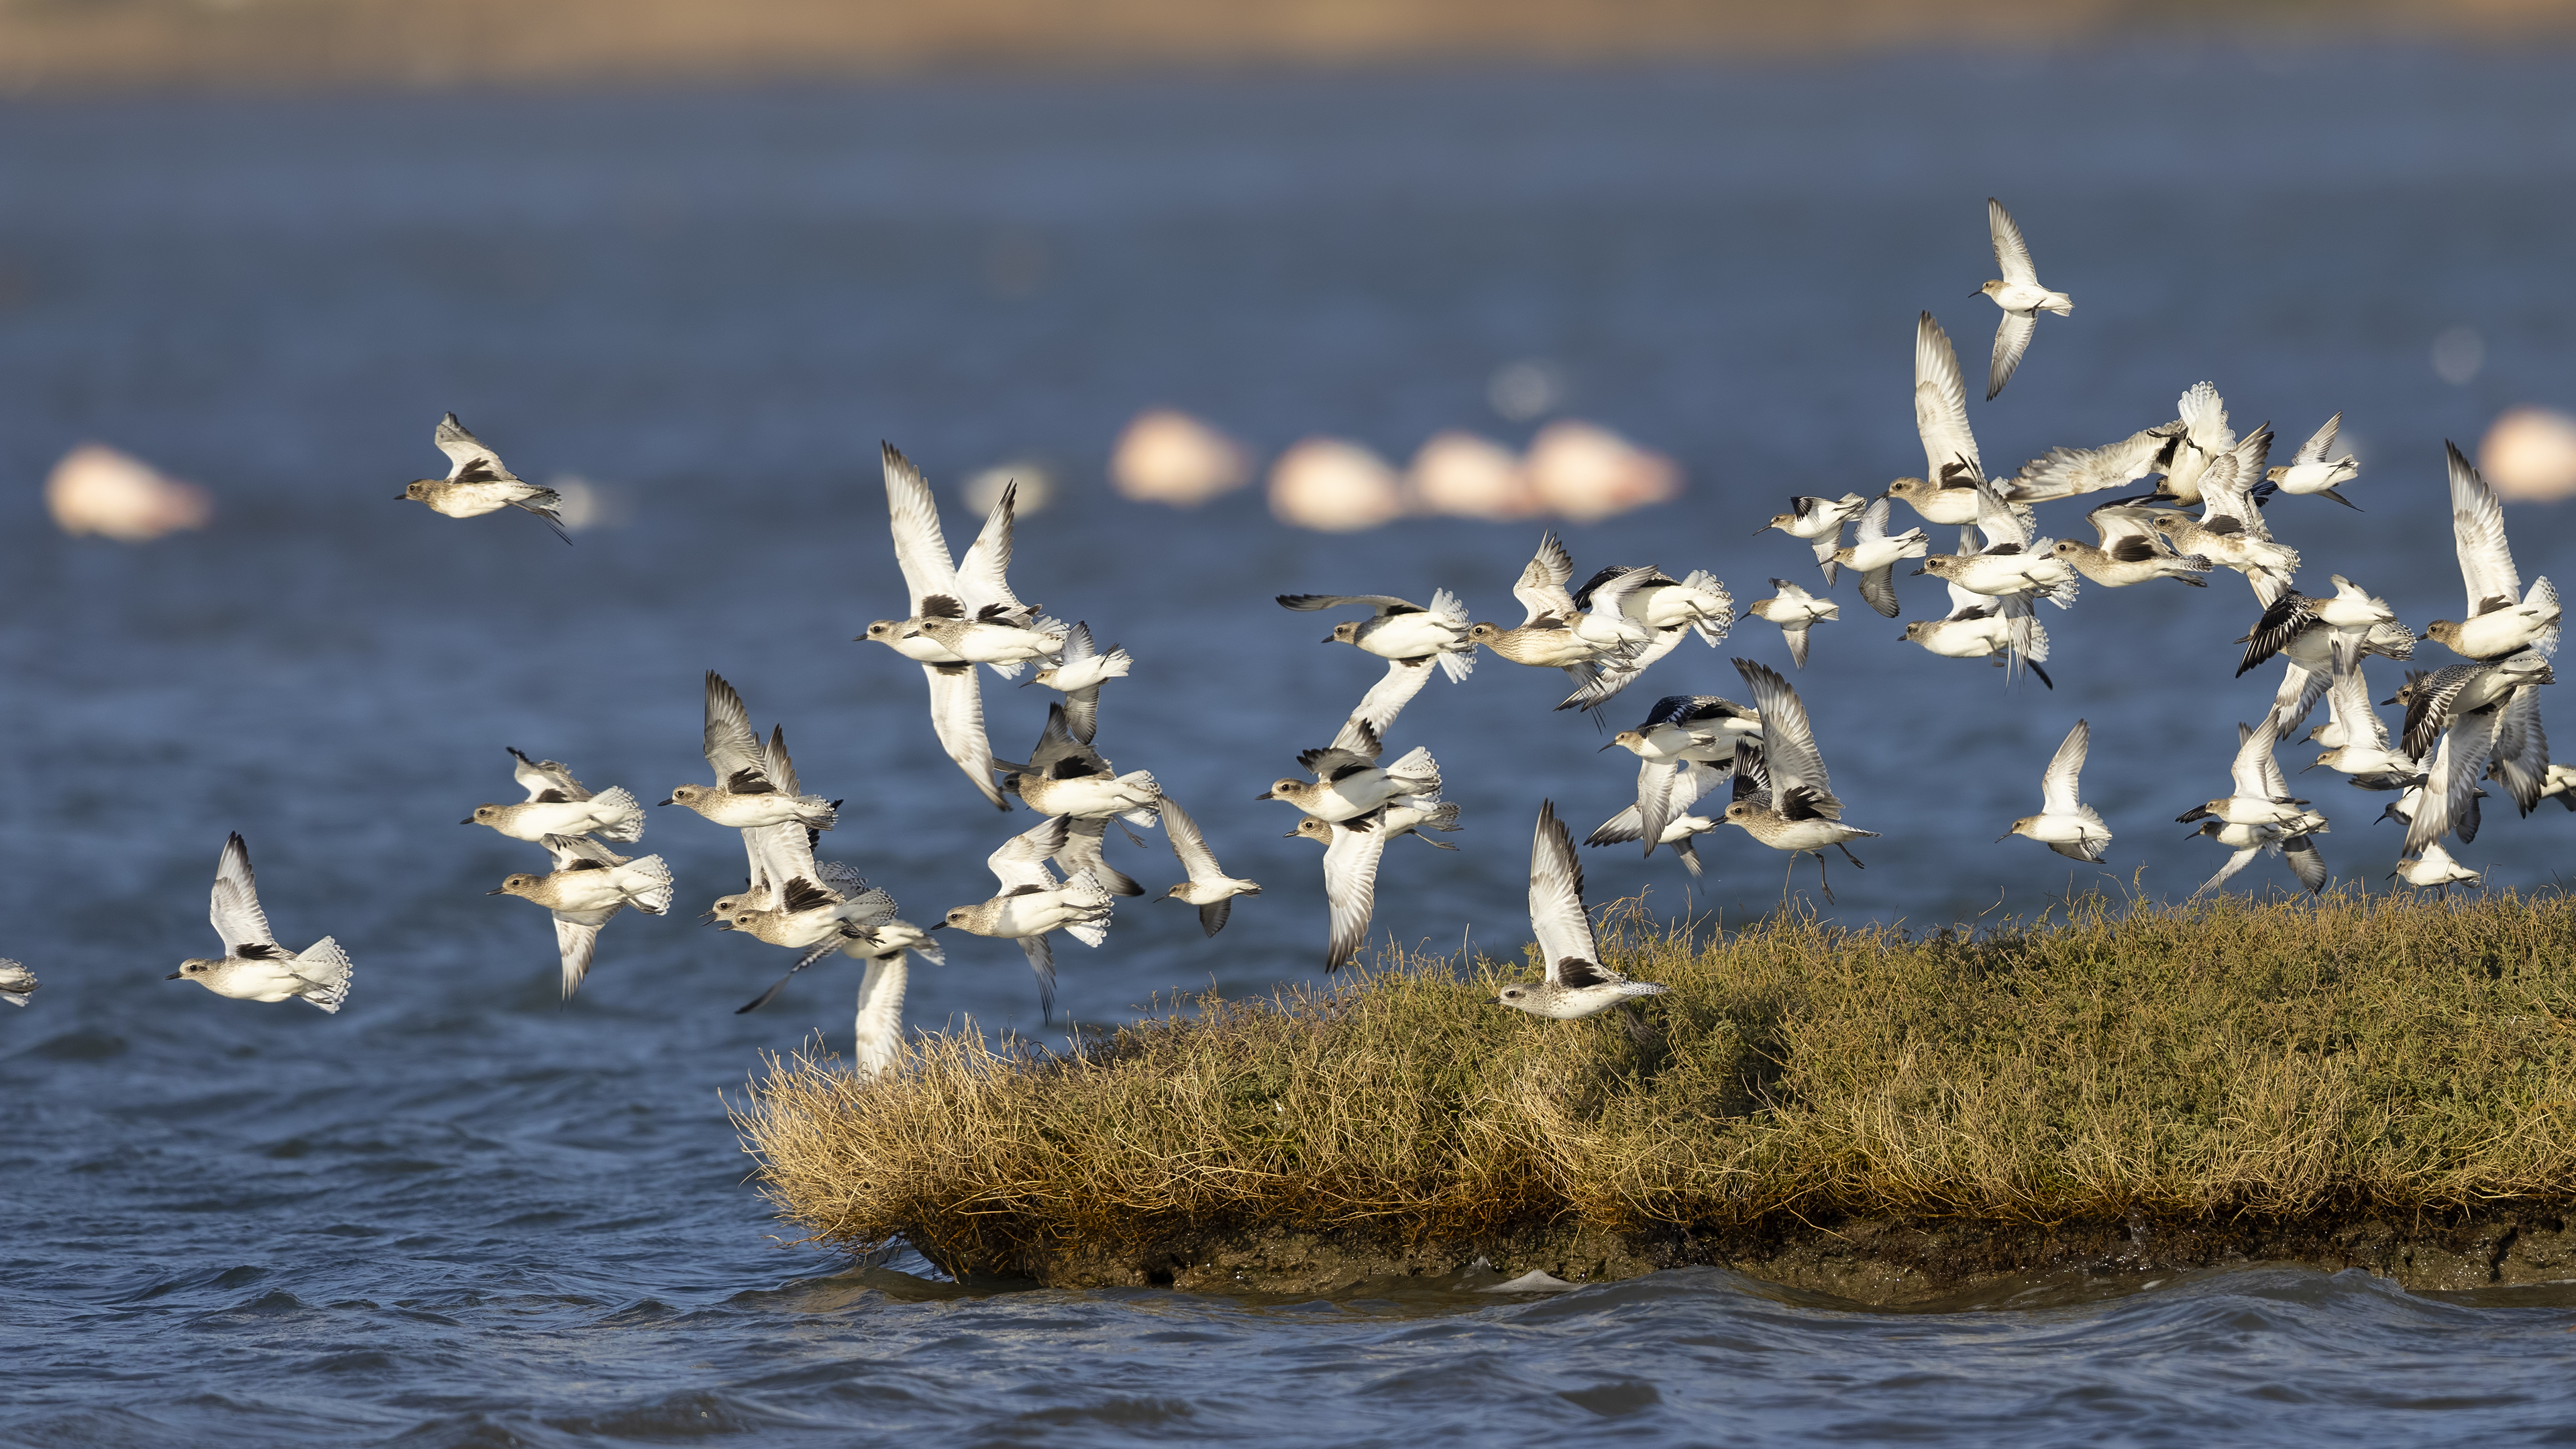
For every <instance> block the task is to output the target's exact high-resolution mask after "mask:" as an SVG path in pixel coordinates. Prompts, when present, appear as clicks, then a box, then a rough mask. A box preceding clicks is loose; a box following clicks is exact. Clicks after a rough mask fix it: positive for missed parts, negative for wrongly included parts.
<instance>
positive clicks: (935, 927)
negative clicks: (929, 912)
mask: <svg viewBox="0 0 2576 1449" xmlns="http://www.w3.org/2000/svg"><path fill="white" fill-rule="evenodd" d="M922 929H923V930H925V931H945V930H947V929H948V923H947V922H946V921H939V922H935V923H933V924H931V925H928V926H924V927H922Z"/></svg>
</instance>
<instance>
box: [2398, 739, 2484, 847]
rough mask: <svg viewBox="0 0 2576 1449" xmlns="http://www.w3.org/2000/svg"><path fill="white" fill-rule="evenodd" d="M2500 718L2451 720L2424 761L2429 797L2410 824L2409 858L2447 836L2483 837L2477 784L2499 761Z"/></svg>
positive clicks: (2421, 800)
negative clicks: (2496, 755) (2496, 757)
mask: <svg viewBox="0 0 2576 1449" xmlns="http://www.w3.org/2000/svg"><path fill="white" fill-rule="evenodd" d="M2495 735H2496V715H2495V712H2494V711H2490V710H2480V711H2478V712H2477V713H2475V714H2465V715H2462V716H2460V717H2459V718H2457V719H2455V720H2452V721H2451V723H2450V726H2449V727H2448V728H2446V729H2444V730H2443V731H2442V737H2441V743H2439V744H2438V745H2436V746H2434V748H2433V750H2432V758H2431V759H2429V760H2425V762H2424V793H2423V795H2422V797H2421V798H2419V799H2418V800H2417V801H2416V802H2415V814H2414V816H2413V817H2412V818H2410V819H2409V820H2408V821H2407V822H2406V847H2405V851H2404V853H2405V854H2407V855H2414V854H2416V853H2418V852H2420V851H2421V850H2423V848H2424V847H2425V846H2427V845H2430V844H2432V843H2433V842H2435V841H2437V840H2440V839H2441V838H2442V837H2443V836H2445V835H2457V836H2459V837H2460V839H2461V840H2462V841H2463V842H2466V841H2471V840H2475V839H2477V835H2478V798H2477V797H2478V782H2479V781H2481V780H2483V779H2485V778H2486V774H2487V762H2488V761H2489V760H2490V759H2492V758H2493V757H2494V751H2495Z"/></svg>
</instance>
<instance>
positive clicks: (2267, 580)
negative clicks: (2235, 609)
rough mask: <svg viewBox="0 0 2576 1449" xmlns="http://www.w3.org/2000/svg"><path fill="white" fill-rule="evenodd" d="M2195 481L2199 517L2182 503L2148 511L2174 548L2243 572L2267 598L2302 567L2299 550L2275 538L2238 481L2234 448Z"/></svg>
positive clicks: (2257, 593)
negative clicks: (2198, 500)
mask: <svg viewBox="0 0 2576 1449" xmlns="http://www.w3.org/2000/svg"><path fill="white" fill-rule="evenodd" d="M2197 481H2198V484H2199V495H2198V496H2199V499H2200V516H2199V517H2197V518H2194V517H2193V516H2192V515H2191V514H2189V513H2186V512H2184V511H2183V510H2181V509H2178V508H2154V509H2149V510H2148V517H2149V518H2150V519H2152V520H2153V521H2154V523H2155V525H2156V527H2157V529H2158V530H2160V531H2161V532H2162V533H2163V534H2164V536H2165V537H2167V538H2169V539H2171V540H2173V546H2174V547H2175V548H2176V549H2178V550H2180V551H2181V552H2183V553H2187V554H2198V555H2200V556H2201V557H2202V558H2205V559H2208V560H2209V561H2210V562H2211V563H2214V564H2216V565H2218V566H2219V567H2221V568H2230V569H2234V570H2236V571H2237V572H2238V573H2241V574H2243V575H2245V578H2246V582H2248V583H2250V584H2252V585H2253V586H2254V594H2255V597H2256V598H2259V599H2261V600H2262V601H2263V602H2264V603H2266V604H2269V603H2270V602H2271V601H2272V600H2274V599H2276V598H2278V597H2279V596H2280V593H2281V591H2282V590H2284V589H2287V588H2288V587H2289V586H2290V576H2291V575H2293V574H2295V573H2297V572H2298V571H2299V551H2298V550H2297V549H2295V548H2292V547H2290V546H2289V545H2288V544H2285V543H2279V542H2276V541H2274V539H2273V537H2272V530H2271V529H2270V528H2268V527H2266V526H2265V525H2264V522H2263V510H2262V509H2260V508H2258V507H2256V506H2255V504H2254V501H2253V499H2252V498H2251V497H2249V496H2248V495H2247V493H2246V491H2245V489H2244V488H2243V487H2242V486H2241V485H2240V483H2239V481H2238V476H2237V463H2236V457H2235V455H2234V454H2232V453H2221V454H2220V455H2218V457H2216V458H2215V459H2212V460H2211V461H2210V463H2209V466H2208V467H2207V468H2206V469H2204V470H2203V471H2202V472H2201V474H2200V476H2199V478H2198V480H2197Z"/></svg>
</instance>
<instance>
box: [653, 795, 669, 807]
mask: <svg viewBox="0 0 2576 1449" xmlns="http://www.w3.org/2000/svg"><path fill="white" fill-rule="evenodd" d="M653 803H654V804H656V805H668V804H670V803H671V797H670V796H668V795H665V796H663V797H662V798H661V799H659V800H656V801H654V802H653Z"/></svg>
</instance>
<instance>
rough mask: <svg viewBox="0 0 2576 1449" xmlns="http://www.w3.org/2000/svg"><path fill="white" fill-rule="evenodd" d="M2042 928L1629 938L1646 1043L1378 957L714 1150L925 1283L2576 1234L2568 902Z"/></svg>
mask: <svg viewBox="0 0 2576 1449" xmlns="http://www.w3.org/2000/svg"><path fill="white" fill-rule="evenodd" d="M2066 917H2067V918H2066V919H2062V920H2060V921H2058V922H2057V923H2055V924H2050V925H2041V926H2027V927H2019V928H2014V929H2008V930H2002V931H1997V932H1990V933H1986V934H1982V935H1979V936H1977V937H1976V938H1974V939H1966V938H1961V937H1958V936H1954V935H1951V934H1947V933H1944V934H1938V935H1934V936H1930V937H1910V936H1907V935H1904V934H1902V933H1898V932H1892V931H1885V930H1875V929H1872V930H1858V931H1847V930H1842V929H1839V928H1835V927H1830V926H1825V925H1820V924H1817V923H1816V922H1814V921H1812V920H1806V919H1786V920H1781V921H1776V922H1772V923H1769V924H1765V925H1762V926H1758V927H1755V928H1753V929H1749V930H1745V931H1742V932H1738V933H1735V934H1731V935H1728V936H1726V937H1724V939H1722V940H1714V941H1710V940H1699V941H1694V940H1692V939H1690V938H1689V937H1688V935H1687V934H1683V933H1676V932H1673V931H1669V930H1667V929H1665V928H1663V927H1660V926H1658V925H1656V924H1655V923H1653V922H1651V921H1649V920H1646V919H1644V918H1642V917H1638V916H1635V915H1628V916H1625V917H1622V918H1620V919H1618V920H1615V921H1614V922H1613V923H1612V924H1611V927H1610V929H1609V930H1608V931H1607V932H1606V933H1605V940H1604V949H1605V954H1607V955H1608V956H1609V957H1610V958H1611V960H1612V962H1613V963H1614V964H1616V965H1617V966H1619V967H1620V969H1622V970H1625V971H1628V972H1630V973H1631V974H1634V975H1638V976H1642V977H1644V978H1646V979H1649V980H1655V981H1661V982H1664V983H1666V984H1667V985H1669V986H1671V987H1672V988H1673V990H1672V993H1671V994H1670V995H1668V996H1664V997H1660V998H1656V999H1655V1001H1654V1003H1653V1006H1652V1007H1651V1008H1650V1010H1651V1011H1652V1013H1653V1017H1654V1020H1655V1022H1656V1024H1657V1026H1658V1027H1659V1028H1660V1039H1659V1040H1656V1041H1653V1042H1650V1043H1645V1044H1641V1043H1639V1042H1638V1041H1636V1040H1634V1039H1632V1038H1631V1036H1630V1034H1629V1033H1627V1032H1626V1031H1624V1030H1622V1029H1621V1027H1620V1026H1619V1025H1618V1024H1617V1020H1616V1018H1608V1019H1596V1020H1593V1021H1586V1022H1546V1021H1540V1020H1536V1019H1533V1018H1530V1017H1527V1016H1523V1015H1521V1014H1519V1013H1517V1012H1511V1011H1506V1010H1503V1009H1501V1008H1499V1007H1494V1006H1490V1005H1487V1004H1486V1003H1485V1001H1484V998H1486V997H1488V996H1490V995H1491V994H1492V993H1493V991H1494V990H1495V988H1496V986H1497V985H1498V983H1499V982H1501V981H1503V980H1507V979H1513V978H1517V977H1521V976H1525V975H1527V974H1530V970H1531V968H1529V967H1528V966H1527V965H1525V964H1524V963H1522V962H1517V961H1514V962H1500V963H1498V962H1495V961H1492V960H1482V959H1480V960H1477V961H1475V962H1473V963H1461V962H1459V961H1457V960H1455V959H1450V960H1441V959H1436V958H1435V959H1416V960H1401V959H1400V960H1395V961H1392V962H1389V963H1387V964H1386V965H1385V966H1383V967H1381V968H1380V969H1379V970H1377V971H1375V972H1373V973H1370V974H1368V975H1365V976H1363V977H1360V978H1358V979H1355V980H1352V981H1349V982H1346V983H1342V984H1340V985H1339V986H1337V987H1335V988H1331V989H1308V988H1295V989H1291V990H1288V991H1285V992H1283V993H1281V994H1280V995H1279V996H1278V997H1277V998H1276V999H1275V1000H1266V1001H1257V1002H1241V1001H1214V1000H1209V1001H1201V1002H1195V1003H1192V1005H1193V1007H1194V1010H1195V1015H1191V1016H1180V1015H1175V1016H1172V1017H1166V1018H1162V1019H1156V1020H1148V1021H1145V1022H1142V1023H1139V1024H1137V1025H1135V1026H1131V1027H1128V1028H1125V1029H1122V1030H1120V1031H1117V1032H1115V1033H1112V1034H1110V1035H1108V1036H1106V1037H1105V1038H1103V1039H1102V1040H1101V1041H1100V1042H1099V1043H1098V1044H1097V1046H1096V1047H1095V1048H1094V1049H1093V1050H1091V1051H1089V1052H1087V1053H1086V1054H1084V1055H1083V1056H1082V1057H1079V1058H1074V1059H1057V1058H1027V1057H1018V1056H1011V1055H1006V1054H997V1053H996V1052H995V1051H993V1050H992V1049H990V1048H988V1047H987V1046H986V1045H985V1044H983V1043H982V1042H981V1041H980V1040H978V1039H975V1038H972V1037H937V1038H928V1039H925V1040H923V1041H922V1042H920V1043H919V1044H917V1047H916V1050H915V1052H914V1053H913V1055H912V1057H911V1058H910V1060H909V1061H908V1063H907V1064H906V1066H905V1068H904V1070H903V1071H902V1072H901V1074H899V1075H890V1076H887V1077H884V1078H880V1079H877V1080H874V1081H860V1080H855V1079H853V1078H851V1077H850V1076H849V1075H847V1074H846V1073H844V1072H841V1071H839V1070H837V1069H836V1068H835V1066H834V1064H833V1063H831V1062H828V1061H826V1062H816V1061H809V1060H801V1059H797V1060H781V1061H777V1062H773V1063H772V1069H771V1071H770V1072H769V1074H768V1075H767V1077H766V1078H765V1079H764V1080H761V1081H759V1082H757V1083H755V1085H754V1088H753V1090H752V1093H751V1095H750V1096H749V1098H748V1099H747V1101H746V1102H745V1103H744V1105H743V1108H742V1110H741V1111H740V1113H739V1115H738V1124H739V1126H740V1128H741V1131H742V1135H743V1140H744V1142H745V1145H746V1147H747V1148H748V1150H749V1151H751V1152H752V1153H753V1154H755V1155H756V1156H757V1158H758V1159H759V1163H760V1167H759V1172H758V1180H759V1182H760V1184H761V1186H762V1188H763V1190H764V1191H765V1192H766V1193H767V1194H768V1196H769V1197H770V1198H771V1199H772V1200H773V1201H774V1202H775V1203H776V1204H777V1206H778V1208H779V1211H780V1212H781V1213H782V1214H783V1215H784V1216H785V1217H786V1218H787V1219H788V1220H789V1221H791V1222H792V1223H794V1224H796V1225H798V1226H799V1227H801V1228H803V1229H805V1230H806V1231H808V1232H809V1233H810V1234H811V1235H812V1236H814V1237H815V1238H818V1239H823V1240H830V1241H835V1242H843V1243H848V1244H851V1245H854V1246H855V1245H862V1244H875V1243H880V1242H885V1241H889V1240H892V1239H895V1238H897V1237H900V1238H903V1239H906V1240H908V1241H910V1242H911V1243H912V1244H914V1245H915V1246H916V1247H918V1248H920V1249H921V1250H922V1251H923V1252H924V1253H925V1254H927V1255H928V1256H929V1257H931V1258H932V1259H933V1260H934V1261H937V1262H939V1263H941V1264H942V1265H943V1266H945V1267H948V1268H950V1269H951V1270H952V1271H966V1270H973V1269H1006V1268H1008V1267H1009V1266H1010V1265H1012V1264H1014V1263H1021V1262H1026V1261H1028V1259H1029V1258H1030V1257H1031V1256H1032V1255H1043V1254H1044V1253H1045V1252H1047V1251H1049V1250H1050V1247H1051V1246H1060V1245H1064V1244H1068V1243H1082V1244H1085V1245H1088V1246H1089V1247H1090V1248H1092V1249H1095V1250H1098V1249H1106V1250H1109V1251H1113V1252H1114V1251H1118V1250H1120V1249H1122V1248H1128V1247H1134V1248H1139V1249H1141V1248H1143V1247H1145V1246H1147V1245H1150V1244H1152V1243H1155V1242H1161V1241H1169V1240H1171V1239H1173V1238H1174V1237H1176V1236H1180V1235H1188V1234H1205V1233H1209V1232H1216V1233H1235V1232H1248V1233H1259V1232H1275V1231H1332V1230H1337V1229H1350V1228H1361V1229H1365V1230H1367V1231H1368V1232H1370V1233H1371V1234H1373V1235H1375V1236H1377V1237H1379V1238H1380V1239H1381V1240H1384V1241H1388V1242H1395V1243H1409V1244H1421V1243H1439V1242H1444V1241H1455V1240H1460V1239H1464V1238H1468V1237H1473V1236H1475V1235H1477V1234H1480V1233H1490V1232H1497V1231H1508V1230H1512V1229H1515V1228H1523V1227H1529V1226H1535V1225H1540V1224H1551V1223H1553V1224H1563V1223H1567V1222H1569V1221H1571V1222H1577V1223H1580V1224H1583V1225H1587V1226H1590V1227H1595V1228H1599V1229H1604V1230H1607V1231H1610V1232H1616V1233H1638V1232H1651V1231H1654V1230H1657V1229H1659V1228H1670V1227H1674V1226H1680V1227H1688V1228H1692V1229H1694V1230H1712V1229H1717V1230H1723V1229H1741V1228H1744V1227H1746V1226H1748V1225H1753V1224H1757V1223H1759V1222H1762V1221H1764V1220H1773V1221H1794V1220H1809V1221H1821V1220H1825V1219H1829V1218H1872V1219H1897V1220H1906V1221H1917V1222H1920V1221H1928V1220H1963V1219H1964V1220H1975V1221H1980V1222H1991V1223H1999V1224H2024V1225H2028V1224H2059V1223H2067V1222H2076V1221H2118V1220H2121V1219H2123V1218H2137V1217H2141V1216H2143V1217H2145V1218H2148V1219H2152V1220H2159V1221H2174V1220H2191V1221H2198V1222H2204V1223H2205V1222H2210V1221H2223V1220H2228V1219H2233V1218H2237V1217H2241V1216H2243V1215H2248V1214H2250V1215H2254V1216H2256V1217H2260V1218H2265V1219H2274V1220H2292V1219H2300V1218H2320V1217H2323V1218H2332V1217H2336V1216H2339V1215H2351V1214H2355V1213H2360V1212H2381V1213H2386V1212H2389V1211H2392V1210H2394V1211H2400V1212H2404V1211H2420V1210H2433V1211H2437V1212H2442V1211H2461V1210H2469V1211H2474V1210H2478V1209H2480V1208H2483V1207H2492V1206H2496V1205H2499V1204H2531V1203H2554V1204H2564V1203H2568V1202H2576V962H2571V954H2576V953H2572V952H2571V948H2576V902H2571V901H2570V900H2569V899H2568V898H2565V897H2561V896H2557V895H2543V896H2538V897H2523V896H2516V895H2512V894H2508V893H2499V894H2495V895H2492V896H2489V897H2487V898H2485V899H2482V900H2477V901H2470V902H2453V903H2449V904H2443V903H2438V902H2433V901H2429V900H2422V899H2408V898H2390V897H2377V898H2362V897H2355V896H2332V895H2330V896H2327V897H2325V898H2323V899H2321V900H2318V901H2315V902H2304V901H2302V902H2291V903H2281V904H2268V905H2251V904H2246V903H2242V902H2236V901H2222V902H2218V903H2214V904H2210V905H2206V906H2196V907H2187V908H2180V909H2163V908H2148V907H2141V908H2138V909H2136V910H2133V911H2125V912H2124V911H2122V910H2121V909H2119V908H2118V906H2117V904H2116V903H2113V902H2107V901H2103V900H2098V899H2097V900H2091V901H2081V902H2078V903H2076V904H2075V905H2074V906H2073V908H2072V909H2071V910H2070V911H2069V912H2067V913H2066Z"/></svg>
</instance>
